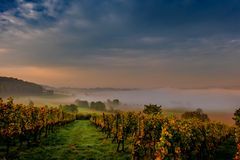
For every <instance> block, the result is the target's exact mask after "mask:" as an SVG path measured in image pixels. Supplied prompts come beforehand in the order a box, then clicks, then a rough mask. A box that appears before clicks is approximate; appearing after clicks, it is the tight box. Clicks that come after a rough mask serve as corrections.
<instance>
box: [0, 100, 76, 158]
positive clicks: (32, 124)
mask: <svg viewBox="0 0 240 160" xmlns="http://www.w3.org/2000/svg"><path fill="white" fill-rule="evenodd" d="M75 119H76V116H75V115H74V114H71V113H66V112H63V111H62V110H61V109H59V108H49V107H47V106H43V107H35V106H34V105H32V104H29V105H22V104H14V103H13V99H12V98H9V99H8V100H7V102H4V101H3V100H2V99H0V141H1V142H4V143H3V144H4V145H5V146H6V152H7V155H8V152H9V147H10V145H11V144H12V143H14V142H16V141H17V140H18V141H19V144H20V146H21V145H22V144H23V143H24V142H27V144H29V143H30V142H37V141H39V140H40V138H41V136H43V135H44V136H47V135H48V134H49V133H51V132H53V131H54V127H56V126H61V125H65V124H67V123H70V122H72V121H74V120H75Z"/></svg>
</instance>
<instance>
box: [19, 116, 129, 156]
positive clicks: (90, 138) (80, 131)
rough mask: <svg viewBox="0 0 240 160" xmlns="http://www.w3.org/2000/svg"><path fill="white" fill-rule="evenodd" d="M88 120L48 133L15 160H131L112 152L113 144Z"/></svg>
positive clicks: (114, 147)
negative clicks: (46, 136) (45, 137)
mask: <svg viewBox="0 0 240 160" xmlns="http://www.w3.org/2000/svg"><path fill="white" fill-rule="evenodd" d="M105 137H106V136H105V135H104V134H103V133H101V132H100V131H99V130H98V129H97V128H96V127H94V126H93V125H91V123H90V122H89V121H86V120H82V121H75V122H73V123H72V124H69V125H68V126H65V127H63V128H61V129H59V130H58V131H57V133H53V134H51V135H50V136H49V137H48V138H47V139H44V140H43V141H42V143H41V144H40V145H38V146H33V147H30V148H23V149H22V151H20V153H19V155H18V157H19V159H21V160H22V159H31V160H37V159H39V160H40V159H41V160H42V159H44V160H46V159H51V160H57V159H64V160H68V159H69V160H75V159H79V160H81V159H83V160H84V159H86V160H87V159H89V160H90V159H91V160H94V159H99V160H105V159H120V160H125V159H131V156H130V153H118V152H116V146H117V145H116V144H112V143H111V139H105Z"/></svg>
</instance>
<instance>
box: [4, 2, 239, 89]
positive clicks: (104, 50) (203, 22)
mask: <svg viewBox="0 0 240 160" xmlns="http://www.w3.org/2000/svg"><path fill="white" fill-rule="evenodd" d="M239 19H240V1H239V0H0V76H9V77H17V78H20V79H24V80H28V81H33V82H37V83H40V84H45V85H51V86H57V87H60V86H69V87H84V88H87V87H91V88H92V87H114V88H158V87H174V88H209V87H237V86H240V69H239V68H240V63H239V61H240V20H239Z"/></svg>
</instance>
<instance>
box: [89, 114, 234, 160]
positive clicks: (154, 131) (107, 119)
mask: <svg viewBox="0 0 240 160" xmlns="http://www.w3.org/2000/svg"><path fill="white" fill-rule="evenodd" d="M91 121H92V123H94V124H95V125H97V126H99V127H100V128H101V129H102V131H103V132H104V133H106V135H107V137H112V138H113V140H112V141H113V142H117V144H118V147H117V151H124V149H125V147H124V145H125V143H126V142H127V141H131V142H133V151H132V156H133V159H143V160H144V159H157V160H160V159H176V160H178V159H196V157H197V159H214V155H215V152H216V150H217V148H218V146H219V145H220V144H222V143H223V142H225V140H226V139H228V138H229V137H230V136H231V135H232V133H233V132H232V128H231V127H228V126H226V125H224V124H221V123H215V122H209V121H202V120H200V119H181V120H179V119H177V118H175V117H166V116H164V115H162V114H147V115H146V114H142V113H135V112H127V113H116V114H103V115H102V116H93V117H92V118H91Z"/></svg>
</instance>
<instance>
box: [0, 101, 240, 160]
mask: <svg viewBox="0 0 240 160" xmlns="http://www.w3.org/2000/svg"><path fill="white" fill-rule="evenodd" d="M69 107H70V106H69ZM146 108H148V109H150V110H146ZM157 108H158V109H160V108H161V106H160V107H159V106H157V105H147V106H145V108H144V110H143V112H139V111H132V112H129V111H125V112H123V111H118V112H105V113H103V112H102V111H96V110H93V109H87V108H82V107H78V110H77V112H78V113H76V112H66V111H64V110H62V108H61V107H59V108H56V107H53V108H52V107H46V106H41V107H38V106H34V104H31V103H29V104H28V105H24V104H17V103H14V102H13V99H11V98H9V99H8V100H6V101H1V102H0V122H1V123H0V140H1V141H0V159H1V158H2V159H33V160H35V159H36V160H37V159H99V160H102V159H136V160H138V159H143V160H145V159H177V160H179V159H219V160H221V159H222V160H225V159H232V158H233V157H234V156H236V153H237V144H236V142H237V143H238V141H235V140H238V138H237V137H238V128H237V129H235V126H232V124H233V122H232V121H231V122H230V121H224V119H227V118H226V117H228V118H230V117H231V116H230V115H225V117H224V114H223V113H212V114H210V116H209V117H210V119H211V120H210V121H209V120H208V119H195V118H196V117H195V118H190V119H185V118H181V114H182V113H183V112H184V111H183V110H165V111H163V113H161V110H159V111H157V113H154V112H155V111H154V112H153V110H152V109H157ZM150 111H151V112H150ZM192 113H194V114H195V113H198V114H200V115H202V116H204V113H202V111H201V110H200V111H199V112H191V114H192ZM89 115H90V116H91V118H90V117H89ZM216 115H217V116H216ZM214 116H215V117H214ZM89 118H90V119H89ZM214 118H215V119H214ZM221 120H223V122H225V124H223V123H219V121H221ZM215 121H217V122H215ZM235 136H237V137H235Z"/></svg>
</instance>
